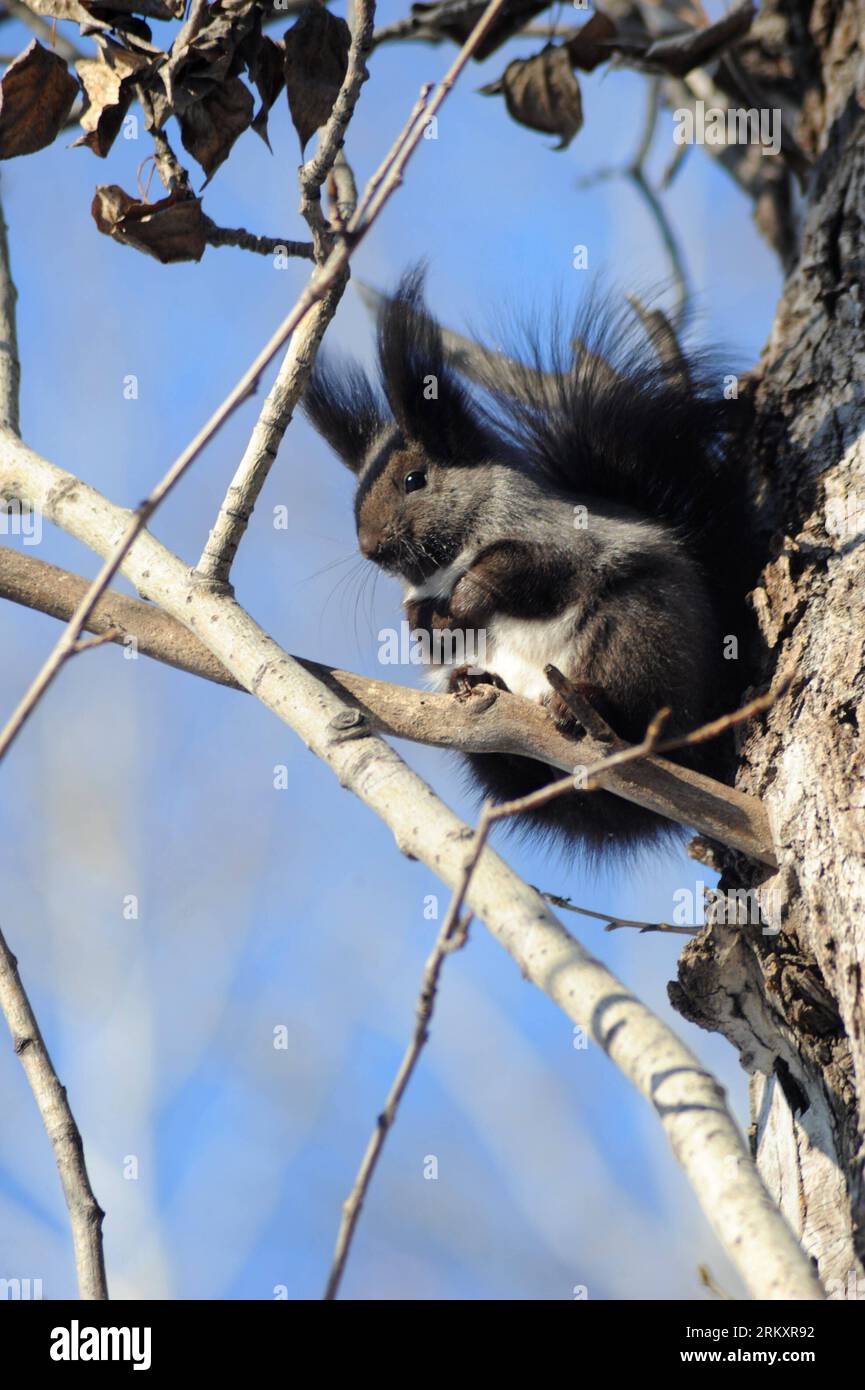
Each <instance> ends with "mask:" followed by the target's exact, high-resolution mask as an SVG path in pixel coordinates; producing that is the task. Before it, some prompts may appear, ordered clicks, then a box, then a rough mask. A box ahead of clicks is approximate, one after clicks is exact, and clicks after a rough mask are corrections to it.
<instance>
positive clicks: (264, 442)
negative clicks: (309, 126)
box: [197, 0, 506, 586]
mask: <svg viewBox="0 0 865 1390" xmlns="http://www.w3.org/2000/svg"><path fill="white" fill-rule="evenodd" d="M505 3H506V0H490V4H489V5H488V6H487V8H486V10H485V11H484V13H483V15H482V17H481V19H480V21H479V22H478V24H477V25H476V26H475V28H474V29H473V30H472V33H471V34H470V35H469V37H468V38H467V39H466V41H465V43H464V44H463V46H462V48H461V49H460V51H459V53H458V55H457V57H456V59H455V60H454V62H453V63H452V64H451V66H450V68H449V69H448V71H447V73H446V74H445V76H444V77H443V78H442V80H441V82H440V83H439V85H438V87H437V88H436V90H435V92H434V93H433V95H432V97H431V98H430V99H429V102H428V100H427V99H428V96H429V90H430V89H429V87H428V86H424V88H423V89H422V90H421V94H420V97H419V98H418V101H417V102H416V103H415V106H414V108H413V109H412V112H411V115H410V116H409V119H408V121H407V123H406V125H405V126H404V127H403V129H402V130H401V131H400V133H399V135H398V136H397V138H396V140H395V142H394V144H393V145H392V146H391V148H390V150H389V151H388V153H387V155H386V156H385V158H384V160H383V161H382V163H381V164H380V165H379V167H378V169H376V171H375V173H374V174H373V175H372V177H371V178H370V180H369V182H368V183H367V185H366V188H365V189H364V192H363V195H362V197H361V199H360V202H359V203H358V205H357V207H356V208H355V210H354V213H353V214H352V216H351V218H350V220H349V222H348V225H347V226H346V227H345V229H344V231H343V232H342V234H341V235H340V236H338V237H337V238H336V241H335V244H334V245H333V248H332V250H331V251H330V253H329V255H328V257H327V260H326V261H325V262H324V264H323V265H320V266H318V268H317V270H316V271H315V272H314V274H313V276H312V278H311V280H310V282H309V284H308V285H307V288H306V290H305V291H304V294H303V295H302V296H301V299H300V301H298V306H300V305H303V309H302V311H301V313H300V314H299V315H298V317H297V319H296V320H292V321H291V323H290V328H289V330H288V332H292V331H293V330H294V328H295V327H296V326H297V323H298V322H299V321H300V319H301V318H302V317H303V316H304V314H305V313H306V311H307V309H308V308H309V307H310V305H311V304H312V303H313V302H316V301H319V302H320V301H323V300H324V299H325V296H326V295H328V294H330V293H331V292H332V293H333V297H332V299H330V300H329V301H328V303H326V304H324V305H323V306H322V308H321V309H320V311H317V312H316V315H315V317H314V318H313V320H312V322H311V323H310V324H309V325H308V326H307V329H306V332H305V335H304V337H303V338H302V339H301V340H300V341H299V342H298V344H297V347H296V349H295V350H294V351H292V350H291V349H290V350H289V352H288V353H287V354H286V358H285V361H284V362H283V363H282V366H281V368H280V373H279V377H278V379H277V381H276V383H275V384H274V387H273V389H272V391H271V393H270V395H269V396H268V399H267V400H266V401H265V404H264V408H263V410H262V414H261V418H260V419H259V421H258V422H257V424H256V426H255V429H254V430H253V434H252V437H251V438H250V441H249V444H248V445H247V447H246V450H245V452H244V456H243V458H242V459H241V461H240V464H239V465H238V468H237V471H236V472H235V475H234V477H233V479H232V481H231V484H230V485H229V488H228V492H227V494H226V497H225V500H224V501H223V503H222V506H221V508H220V511H219V515H218V516H217V518H216V521H215V522H214V525H213V527H212V529H211V531H210V534H209V536H208V539H207V544H206V545H205V547H204V550H203V552H202V555H201V559H200V560H199V562H198V566H197V573H198V574H199V576H200V577H201V578H202V579H203V580H205V581H206V582H207V583H209V584H211V585H216V586H227V585H228V583H229V575H230V573H231V565H232V562H233V560H234V556H235V555H236V553H237V548H238V546H239V544H240V541H241V540H242V538H243V535H244V532H245V530H246V527H247V525H248V523H249V517H250V515H251V513H252V509H253V507H254V506H255V502H256V500H257V498H258V496H259V495H260V493H261V489H262V487H263V486H264V482H265V479H266V478H267V476H268V473H269V471H270V468H271V465H272V463H273V460H274V458H275V456H276V451H277V449H278V448H279V444H280V442H281V440H282V437H283V435H284V433H285V430H286V428H287V427H288V422H289V420H290V419H291V413H292V411H293V410H294V407H295V405H296V404H297V401H298V400H299V398H300V395H301V393H302V391H303V388H304V386H305V384H306V381H307V379H308V377H309V372H310V371H311V368H312V363H313V361H314V358H315V353H316V351H317V348H318V344H319V342H320V341H321V336H322V334H323V333H324V330H325V328H326V327H327V324H328V323H329V322H330V319H331V318H332V317H333V313H334V311H335V309H336V304H337V303H338V302H339V298H340V296H341V295H342V291H343V289H344V287H345V283H346V278H347V267H348V262H349V258H350V256H351V255H352V253H353V251H354V250H355V249H356V247H357V246H358V245H359V244H360V242H361V240H362V238H363V237H364V236H365V235H366V233H367V232H368V231H369V228H370V227H371V226H372V224H373V223H374V221H375V220H376V218H377V217H378V215H379V213H380V212H381V210H382V208H383V207H384V205H385V203H386V202H387V201H388V199H389V198H390V197H391V195H392V194H393V193H394V191H395V190H396V189H397V188H398V187H399V186H400V184H401V183H402V179H403V174H404V171H405V167H406V165H407V163H408V161H409V159H410V158H411V155H412V154H413V152H414V150H415V149H416V148H417V146H418V144H419V143H420V141H421V139H422V138H423V132H424V129H425V126H426V123H427V121H428V120H429V118H430V117H431V116H433V115H434V114H435V112H436V111H437V110H438V109H439V107H440V106H441V104H442V102H443V101H444V100H445V98H446V97H447V94H448V92H449V91H450V90H451V88H452V86H453V84H454V82H455V81H456V79H457V77H458V76H459V74H460V73H461V72H462V70H463V68H464V67H465V65H466V63H467V62H468V60H469V58H470V57H471V55H472V53H473V52H474V50H475V48H476V47H477V45H478V44H479V43H480V42H481V41H482V40H483V37H484V35H485V33H486V32H487V30H488V29H489V27H490V25H491V24H492V23H493V21H494V20H495V18H496V15H497V14H498V13H499V11H500V10H501V9H502V8H503V6H504V4H505ZM364 32H365V26H363V25H362V21H359V25H358V29H357V30H356V31H355V38H356V39H357V42H358V54H357V59H356V63H355V66H354V67H351V65H350V69H349V70H350V72H351V73H353V74H354V80H355V81H356V82H357V83H358V87H357V90H358V91H359V89H360V87H359V84H360V82H361V81H362V80H363V78H362V75H361V74H363V75H365V73H366V68H365V66H364V65H363V54H362V53H361V51H360V45H361V40H362V36H363V33H364ZM347 84H348V76H347V77H346V83H344V84H343V88H342V90H341V93H340V95H341V96H342V94H343V92H345V91H346V86H347ZM356 97H357V92H355V94H354V99H355V100H356ZM337 106H339V107H340V114H339V115H338V116H333V117H332V118H331V121H332V123H333V124H332V125H331V122H329V123H328V125H327V126H326V127H325V130H324V132H323V135H322V147H326V148H327V149H328V150H332V151H333V157H334V158H335V156H336V153H337V151H338V149H339V142H340V140H341V139H342V134H343V132H344V121H345V120H347V116H346V114H345V105H343V106H340V103H339V99H338V100H337ZM334 110H335V112H336V107H335V108H334ZM349 114H350V112H349ZM331 162H332V161H331ZM324 163H325V161H323V160H322V161H319V159H318V156H316V158H315V160H313V161H311V162H310V164H309V165H305V166H304V169H303V170H302V171H301V183H302V186H304V193H303V197H302V207H304V208H305V209H306V211H307V213H309V220H310V227H311V229H312V233H313V240H314V242H315V244H316V259H318V256H319V254H320V252H321V251H322V250H323V249H324V246H325V241H326V240H328V239H327V238H326V237H325V234H324V231H323V228H322V223H323V218H322V217H321V209H320V207H318V204H317V202H316V201H315V199H316V197H319V196H320V191H319V190H320V184H317V182H316V181H317V180H318V179H319V176H320V177H321V180H322V182H323V180H324V179H325V178H326V176H327V172H328V170H327V169H325V168H324ZM307 169H309V170H310V172H309V174H307V173H306V172H305V171H306V170H307ZM304 180H306V183H305V184H304ZM315 208H317V209H318V213H317V215H316V214H315V213H314V212H313V211H312V210H313V209H315ZM328 244H330V243H329V240H328ZM304 299H306V300H307V302H306V303H305V304H304ZM290 317H291V316H290ZM288 332H286V333H284V335H283V336H282V337H281V340H280V342H282V341H285V340H286V339H287V338H288ZM292 347H294V345H292Z"/></svg>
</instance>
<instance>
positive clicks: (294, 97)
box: [285, 4, 351, 153]
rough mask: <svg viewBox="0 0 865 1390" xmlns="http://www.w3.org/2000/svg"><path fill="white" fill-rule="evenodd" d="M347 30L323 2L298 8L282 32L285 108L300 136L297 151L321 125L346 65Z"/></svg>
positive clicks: (327, 113) (328, 110)
mask: <svg viewBox="0 0 865 1390" xmlns="http://www.w3.org/2000/svg"><path fill="white" fill-rule="evenodd" d="M350 43H351V31H350V30H349V27H348V25H347V24H346V22H345V20H344V19H339V18H337V16H336V15H332V14H331V13H330V11H329V10H326V9H325V8H324V6H323V5H318V4H313V5H310V6H308V7H307V9H305V10H302V11H301V14H300V17H299V19H298V21H297V23H296V24H294V25H293V26H292V28H291V29H289V30H288V32H287V33H286V35H285V86H286V89H287V92H288V109H289V111H290V112H291V119H292V122H293V124H294V128H295V130H296V131H297V134H298V136H299V138H300V149H301V153H303V151H304V150H305V149H306V146H307V144H308V142H309V140H310V137H311V136H312V135H313V134H314V133H315V131H317V130H318V129H319V128H320V127H321V126H323V125H324V124H325V122H326V121H327V119H328V117H329V116H330V113H331V111H332V110H333V104H334V102H335V101H336V98H337V94H338V92H339V89H340V87H341V86H342V84H343V81H344V79H345V74H346V70H347V68H348V50H349V45H350Z"/></svg>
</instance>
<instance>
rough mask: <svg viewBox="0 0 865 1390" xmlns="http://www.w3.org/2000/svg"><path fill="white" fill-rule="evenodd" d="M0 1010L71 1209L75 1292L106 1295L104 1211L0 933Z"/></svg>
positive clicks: (88, 1296)
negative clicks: (75, 1276)
mask: <svg viewBox="0 0 865 1390" xmlns="http://www.w3.org/2000/svg"><path fill="white" fill-rule="evenodd" d="M0 1009H2V1011H3V1014H4V1016H5V1018H6V1022H7V1023H8V1025H9V1032H10V1033H11V1034H12V1045H13V1047H14V1049H15V1052H16V1054H17V1055H18V1057H19V1058H20V1060H21V1065H22V1067H23V1068H24V1074H25V1076H26V1077H27V1080H28V1082H29V1084H30V1089H31V1091H32V1092H33V1098H34V1100H35V1101H36V1104H37V1106H38V1107H39V1114H40V1115H41V1116H42V1123H43V1124H44V1126H45V1132H46V1134H47V1135H48V1138H49V1139H50V1140H51V1147H52V1148H53V1150H54V1157H55V1158H56V1160H57V1169H58V1171H59V1173H60V1182H61V1184H62V1186H63V1196H64V1197H65V1198H66V1206H67V1208H68V1210H69V1220H70V1224H71V1227H72V1244H73V1247H74V1250H75V1269H76V1273H77V1276H78V1292H79V1294H80V1296H81V1297H82V1298H86V1299H105V1298H107V1297H108V1283H107V1281H106V1278H105V1257H104V1254H103V1250H102V1221H103V1217H104V1212H103V1211H102V1208H101V1207H100V1205H99V1203H98V1202H97V1200H96V1198H95V1197H94V1195H93V1189H92V1187H91V1186H90V1178H89V1177H88V1174H87V1166H86V1164H85V1162H84V1145H83V1143H82V1140H81V1134H80V1132H79V1129H78V1126H77V1124H76V1123H75V1116H74V1115H73V1114H72V1111H71V1109H70V1107H69V1100H68V1098H67V1095H66V1087H65V1086H62V1085H61V1084H60V1080H59V1078H58V1076H57V1073H56V1071H55V1070H54V1066H53V1063H52V1061H51V1058H50V1056H49V1054H48V1049H47V1047H46V1046H45V1041H44V1039H43V1037H42V1034H41V1032H40V1031H39V1024H38V1023H37V1022H36V1016H35V1014H34V1013H33V1009H32V1007H31V1005H30V1000H29V999H28V998H27V993H26V991H25V989H24V986H23V984H22V983H21V976H20V975H19V973H18V962H17V961H16V959H15V957H14V956H13V954H12V952H11V951H10V950H9V947H8V945H7V944H6V940H5V938H4V936H3V933H2V931H0Z"/></svg>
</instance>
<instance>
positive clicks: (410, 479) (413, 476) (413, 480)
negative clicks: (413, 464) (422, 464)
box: [404, 468, 426, 492]
mask: <svg viewBox="0 0 865 1390" xmlns="http://www.w3.org/2000/svg"><path fill="white" fill-rule="evenodd" d="M404 486H405V490H406V492H417V490H418V488H421V487H426V469H425V468H416V469H414V471H413V472H411V473H406V475H405V483H404Z"/></svg>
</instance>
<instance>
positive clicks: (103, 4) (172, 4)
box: [27, 0, 185, 29]
mask: <svg viewBox="0 0 865 1390" xmlns="http://www.w3.org/2000/svg"><path fill="white" fill-rule="evenodd" d="M27 4H28V8H29V9H31V10H35V11H36V13H37V14H41V15H44V16H45V17H46V18H47V19H71V20H72V21H73V23H75V24H82V25H86V26H87V27H88V28H96V29H107V28H113V27H114V16H115V15H130V14H133V13H134V14H140V15H142V14H143V15H148V16H149V17H150V18H151V19H177V18H178V17H179V16H180V15H182V14H183V9H184V4H185V0H27Z"/></svg>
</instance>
